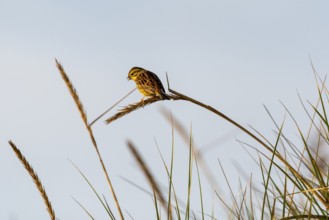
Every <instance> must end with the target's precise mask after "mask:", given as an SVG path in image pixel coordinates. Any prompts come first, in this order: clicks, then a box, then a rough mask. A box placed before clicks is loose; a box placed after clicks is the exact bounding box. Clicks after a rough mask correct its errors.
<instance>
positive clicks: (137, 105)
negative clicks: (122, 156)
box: [105, 94, 177, 124]
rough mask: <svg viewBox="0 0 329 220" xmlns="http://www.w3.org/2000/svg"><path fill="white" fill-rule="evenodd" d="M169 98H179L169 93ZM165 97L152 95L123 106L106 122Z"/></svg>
mask: <svg viewBox="0 0 329 220" xmlns="http://www.w3.org/2000/svg"><path fill="white" fill-rule="evenodd" d="M167 96H168V98H169V99H171V100H177V97H176V96H174V95H169V94H167ZM163 100H164V99H162V98H161V97H158V96H154V97H150V98H147V99H145V100H141V101H140V102H137V103H134V104H130V105H128V106H125V107H124V108H122V109H121V110H120V111H119V112H118V113H117V114H115V115H113V116H112V117H110V118H108V119H106V120H105V123H106V124H110V123H111V122H113V121H115V120H117V119H119V118H121V117H123V116H125V115H127V114H129V113H130V112H132V111H135V110H137V109H139V108H143V107H145V106H147V105H150V104H152V103H155V102H158V101H163Z"/></svg>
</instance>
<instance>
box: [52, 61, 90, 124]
mask: <svg viewBox="0 0 329 220" xmlns="http://www.w3.org/2000/svg"><path fill="white" fill-rule="evenodd" d="M55 61H56V66H57V68H58V70H59V73H60V74H61V76H62V78H63V80H64V82H65V84H66V86H67V88H68V89H69V91H70V94H71V96H72V97H73V99H74V102H75V104H76V106H77V108H78V110H79V112H80V115H81V118H82V120H83V122H84V123H85V125H88V122H87V114H86V111H85V110H84V108H83V105H82V102H81V101H80V99H79V96H78V93H77V92H76V90H75V88H74V86H73V84H72V83H71V81H70V79H69V77H68V76H67V74H66V72H65V70H64V68H63V66H62V65H61V64H60V63H59V62H58V60H57V59H55Z"/></svg>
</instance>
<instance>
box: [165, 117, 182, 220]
mask: <svg viewBox="0 0 329 220" xmlns="http://www.w3.org/2000/svg"><path fill="white" fill-rule="evenodd" d="M174 143H175V133H174V121H173V118H172V115H171V159H170V173H169V190H168V210H167V212H168V213H167V215H168V220H171V219H172V212H171V188H172V178H173V170H174V152H175V150H174V149H175V148H174V146H175V144H174ZM177 208H178V209H179V207H177Z"/></svg>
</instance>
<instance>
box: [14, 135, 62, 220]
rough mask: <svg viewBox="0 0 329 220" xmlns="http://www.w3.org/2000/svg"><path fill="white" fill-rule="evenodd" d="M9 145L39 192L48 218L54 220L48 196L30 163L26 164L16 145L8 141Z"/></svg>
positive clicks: (26, 161)
mask: <svg viewBox="0 0 329 220" xmlns="http://www.w3.org/2000/svg"><path fill="white" fill-rule="evenodd" d="M8 143H9V145H10V146H11V148H12V150H13V151H14V152H15V154H16V156H17V158H18V159H19V160H20V161H21V163H22V164H23V166H24V167H25V169H26V171H27V172H28V173H29V175H30V177H31V178H32V179H33V182H34V183H35V186H36V187H37V189H38V190H39V193H40V195H41V197H42V199H43V202H44V204H45V206H46V208H47V212H48V214H49V217H50V219H51V220H55V219H56V217H55V211H54V209H53V207H52V205H51V202H50V200H49V198H48V195H47V193H46V190H45V188H44V187H43V185H42V183H41V180H40V179H39V177H38V175H37V173H36V172H35V171H34V169H33V168H32V166H31V165H30V163H29V162H28V160H27V159H26V158H25V157H24V155H23V154H22V152H21V151H20V150H19V149H18V148H17V147H16V145H15V144H14V143H13V142H12V141H9V142H8Z"/></svg>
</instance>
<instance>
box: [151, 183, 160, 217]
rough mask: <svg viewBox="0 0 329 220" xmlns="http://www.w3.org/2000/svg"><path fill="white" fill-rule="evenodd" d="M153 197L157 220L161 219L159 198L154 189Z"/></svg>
mask: <svg viewBox="0 0 329 220" xmlns="http://www.w3.org/2000/svg"><path fill="white" fill-rule="evenodd" d="M153 197H154V206H155V213H156V216H157V220H160V219H161V218H160V212H159V207H158V199H157V195H156V193H155V190H154V189H153Z"/></svg>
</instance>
